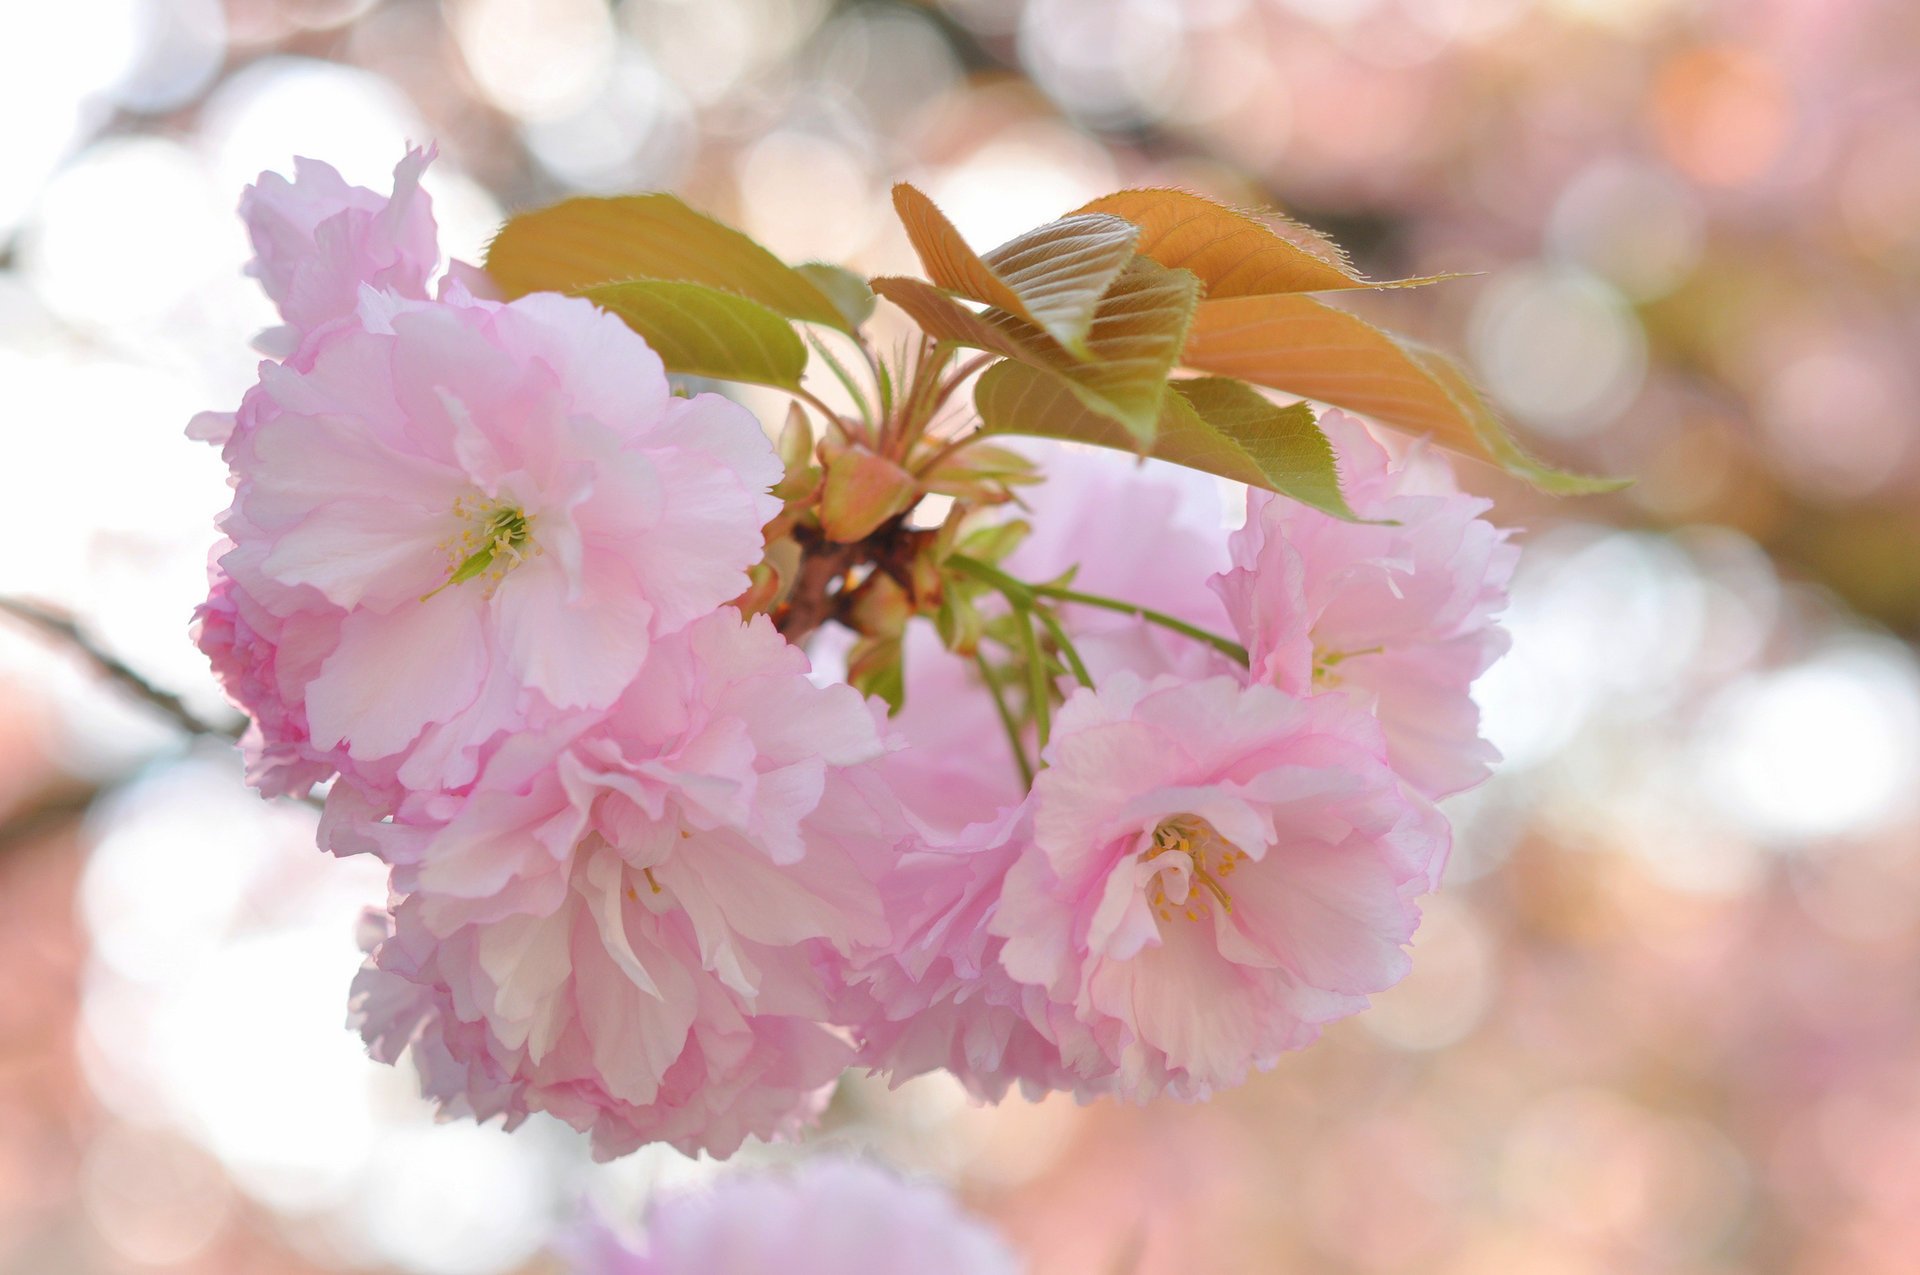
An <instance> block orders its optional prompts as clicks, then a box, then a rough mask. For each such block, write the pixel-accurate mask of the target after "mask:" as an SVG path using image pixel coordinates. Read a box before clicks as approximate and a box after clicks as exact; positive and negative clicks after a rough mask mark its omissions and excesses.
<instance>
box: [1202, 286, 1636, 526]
mask: <svg viewBox="0 0 1920 1275" xmlns="http://www.w3.org/2000/svg"><path fill="white" fill-rule="evenodd" d="M1180 362H1181V363H1183V364H1184V365H1186V366H1187V367H1191V368H1193V369H1195V370H1197V371H1202V372H1212V373H1215V374H1218V375H1221V376H1229V377H1234V378H1237V379H1239V380H1243V381H1251V382H1253V383H1254V384H1256V385H1265V386H1268V387H1270V388H1272V389H1277V390H1284V391H1285V392H1287V393H1289V394H1297V395H1299V396H1300V397H1302V398H1310V399H1315V400H1317V401H1319V402H1322V403H1331V404H1333V405H1335V406H1337V407H1345V408H1350V409H1351V410H1353V411H1356V412H1360V413H1363V414H1364V415H1367V416H1370V417H1372V418H1373V419H1374V420H1376V421H1379V422H1380V423H1381V424H1383V425H1389V426H1392V427H1393V428H1395V429H1400V430H1405V431H1407V432H1409V433H1414V434H1430V435H1432V436H1433V438H1434V440H1435V441H1436V442H1438V443H1440V444H1441V445H1442V446H1444V447H1449V448H1452V449H1453V450H1455V451H1459V452H1462V453H1464V454H1466V455H1469V456H1473V457H1476V458H1478V459H1481V460H1485V461H1490V462H1492V463H1493V464H1496V465H1499V466H1500V467H1502V468H1503V469H1506V470H1507V471H1508V472H1510V473H1513V474H1516V475H1519V476H1520V477H1522V478H1525V479H1527V480H1528V481H1529V482H1531V483H1533V484H1534V485H1535V486H1536V487H1539V488H1540V489H1542V490H1543V491H1551V492H1559V493H1578V492H1598V491H1612V490H1615V489H1617V488H1619V487H1621V486H1623V485H1624V483H1623V482H1622V481H1621V480H1619V479H1612V478H1596V477H1589V476H1586V475H1582V474H1572V473H1567V472H1566V471H1564V470H1560V469H1556V468H1554V467H1553V466H1551V465H1548V464H1546V463H1545V462H1544V461H1541V460H1538V459H1536V458H1535V457H1533V456H1531V455H1529V454H1528V453H1527V452H1526V451H1525V450H1524V449H1523V448H1522V447H1521V446H1520V444H1519V443H1517V442H1516V441H1514V438H1513V436H1512V435H1511V434H1509V433H1508V432H1507V429H1506V427H1505V425H1503V424H1502V423H1501V421H1500V419H1499V417H1498V416H1496V415H1495V414H1494V412H1493V409H1492V408H1491V407H1489V406H1488V405H1487V402H1486V400H1485V399H1484V398H1483V397H1482V396H1481V395H1480V393H1479V391H1478V390H1476V389H1475V388H1474V387H1473V384H1472V381H1471V379H1470V378H1469V377H1468V376H1467V375H1466V373H1465V372H1464V371H1463V370H1462V369H1460V368H1459V367H1458V365H1456V364H1454V363H1453V362H1452V361H1451V360H1449V359H1447V358H1446V356H1445V355H1442V354H1440V353H1439V352H1438V351H1435V350H1431V349H1427V348H1426V347H1424V346H1421V345H1418V344H1416V343H1414V342H1412V341H1408V340H1405V339H1404V338H1401V337H1397V336H1394V335H1392V334H1390V333H1388V332H1385V331H1382V330H1381V329H1380V328H1377V327H1374V326H1373V325H1372V324H1371V323H1368V322H1366V321H1365V320H1364V319H1361V318H1359V317H1358V316H1357V315H1353V314H1349V313H1347V312H1346V311H1344V310H1340V309H1336V308H1335V307H1333V306H1330V305H1327V304H1326V303H1325V302H1322V301H1318V300H1315V299H1314V298H1312V297H1306V296H1300V295H1297V294H1285V295H1274V296H1258V297H1229V298H1226V299H1223V300H1216V301H1207V302H1205V303H1204V304H1202V305H1201V306H1200V307H1199V309H1198V310H1197V311H1196V313H1195V315H1194V319H1193V324H1192V327H1191V329H1190V331H1189V332H1188V334H1187V345H1186V350H1185V352H1184V353H1183V354H1182V355H1181V356H1180Z"/></svg>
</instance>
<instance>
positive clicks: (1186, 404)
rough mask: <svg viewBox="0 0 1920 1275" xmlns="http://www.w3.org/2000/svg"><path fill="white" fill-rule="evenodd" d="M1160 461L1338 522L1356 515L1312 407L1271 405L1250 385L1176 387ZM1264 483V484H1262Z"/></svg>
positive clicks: (1205, 380) (1213, 382)
mask: <svg viewBox="0 0 1920 1275" xmlns="http://www.w3.org/2000/svg"><path fill="white" fill-rule="evenodd" d="M1172 388H1173V390H1174V395H1172V396H1169V399H1168V405H1169V406H1170V407H1172V408H1173V409H1174V410H1173V411H1172V412H1171V413H1170V415H1171V416H1172V418H1173V419H1172V420H1171V421H1170V422H1169V423H1166V424H1163V425H1162V426H1161V429H1160V439H1159V441H1158V442H1157V443H1156V444H1155V447H1154V455H1156V456H1158V457H1159V458H1160V459H1162V460H1170V461H1172V462H1174V463H1175V464H1177V465H1185V466H1186V467H1187V468H1189V469H1203V470H1205V471H1207V472H1208V473H1211V474H1220V475H1221V476H1223V477H1226V478H1236V479H1238V480H1239V481H1240V482H1244V483H1248V484H1250V485H1252V486H1255V487H1266V488H1269V489H1271V490H1273V491H1277V492H1279V493H1281V494H1282V495H1285V496H1291V497H1293V499H1295V500H1297V501H1299V502H1301V503H1302V504H1306V505H1312V506H1313V507H1314V508H1315V509H1319V510H1321V511H1323V512H1325V513H1330V514H1332V515H1333V516H1334V517H1336V518H1345V519H1348V520H1350V521H1351V520H1354V519H1355V518H1356V517H1357V515H1355V513H1354V512H1353V509H1352V508H1351V507H1350V506H1349V505H1348V504H1347V498H1346V497H1345V496H1344V495H1342V494H1341V491H1340V475H1339V470H1338V467H1337V466H1336V464H1335V460H1334V452H1333V444H1331V443H1329V442H1328V441H1327V436H1326V435H1325V434H1323V433H1321V432H1320V424H1319V422H1318V421H1316V420H1314V418H1313V409H1312V408H1311V407H1308V406H1307V405H1306V404H1305V403H1290V404H1288V405H1287V406H1285V407H1282V406H1280V405H1279V404H1277V403H1273V402H1270V401H1269V400H1268V399H1267V398H1266V397H1265V396H1264V395H1262V394H1261V393H1260V391H1259V390H1256V389H1254V388H1253V387H1252V386H1251V385H1248V384H1247V383H1246V382H1245V381H1235V380H1230V379H1228V378H1226V377H1223V376H1205V377H1199V378H1196V379H1194V380H1187V381H1175V382H1173V385H1172ZM1256 475H1257V477H1256Z"/></svg>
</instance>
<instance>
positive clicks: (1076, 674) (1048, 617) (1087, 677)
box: [1033, 607, 1093, 689]
mask: <svg viewBox="0 0 1920 1275" xmlns="http://www.w3.org/2000/svg"><path fill="white" fill-rule="evenodd" d="M1033 614H1034V616H1035V618H1037V619H1038V620H1039V621H1040V623H1042V624H1044V625H1046V626H1047V632H1048V633H1050V634H1052V635H1053V644H1054V645H1055V646H1057V647H1059V648H1060V654H1061V655H1062V656H1064V657H1065V658H1066V661H1067V667H1068V668H1070V669H1072V670H1073V678H1074V680H1075V681H1076V682H1078V683H1080V685H1082V686H1085V687H1087V688H1089V689H1091V688H1092V686H1093V674H1091V673H1089V672H1087V666H1086V664H1085V663H1084V662H1082V661H1081V659H1080V652H1079V651H1077V650H1075V649H1074V645H1073V642H1072V640H1071V639H1069V638H1068V637H1067V630H1066V626H1065V625H1063V624H1061V623H1060V617H1058V616H1056V615H1055V614H1054V613H1053V612H1051V611H1049V610H1047V609H1046V608H1045V607H1035V608H1034V609H1033Z"/></svg>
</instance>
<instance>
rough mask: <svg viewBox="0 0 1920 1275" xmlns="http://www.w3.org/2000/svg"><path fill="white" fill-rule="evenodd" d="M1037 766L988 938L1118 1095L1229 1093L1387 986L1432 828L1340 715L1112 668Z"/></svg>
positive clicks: (1064, 720) (1441, 854) (1365, 739)
mask: <svg viewBox="0 0 1920 1275" xmlns="http://www.w3.org/2000/svg"><path fill="white" fill-rule="evenodd" d="M1046 757H1047V761H1048V763H1049V764H1048V766H1047V768H1046V769H1045V770H1043V771H1042V772H1041V773H1040V775H1039V777H1038V778H1037V779H1036V780H1035V782H1034V792H1033V801H1034V835H1033V843H1032V846H1031V847H1030V848H1029V849H1027V850H1026V851H1025V852H1024V853H1023V854H1022V856H1021V858H1020V860H1019V861H1018V862H1017V863H1015V864H1014V866H1013V868H1012V869H1011V871H1009V872H1008V874H1007V879H1006V884H1005V888H1004V890H1003V892H1002V894H1001V898H1000V905H999V910H998V912H997V913H996V915H995V916H994V919H993V921H992V924H991V929H992V932H993V933H994V934H997V935H999V936H1001V937H1003V938H1005V939H1006V946H1005V948H1004V949H1003V951H1002V954H1001V960H1002V963H1003V964H1004V966H1005V967H1006V970H1007V972H1008V973H1009V974H1011V975H1012V976H1013V977H1014V978H1015V979H1017V980H1019V981H1021V982H1025V983H1031V984H1034V985H1036V986H1040V987H1044V988H1046V989H1047V990H1048V991H1049V992H1050V994H1051V995H1052V996H1053V997H1054V998H1055V999H1056V1000H1060V1001H1063V1002H1065V1003H1067V1004H1070V1005H1071V1006H1073V1009H1074V1013H1075V1015H1076V1016H1077V1017H1078V1019H1079V1020H1080V1021H1081V1022H1082V1023H1083V1024H1085V1025H1086V1026H1087V1027H1088V1028H1090V1029H1091V1030H1092V1031H1093V1033H1094V1035H1095V1037H1096V1038H1097V1039H1099V1040H1100V1041H1102V1042H1103V1043H1104V1044H1105V1045H1106V1047H1107V1048H1109V1049H1110V1050H1111V1051H1112V1061H1113V1062H1114V1063H1115V1064H1117V1066H1118V1068H1119V1074H1118V1076H1117V1077H1116V1078H1115V1081H1114V1084H1113V1087H1114V1089H1115V1090H1116V1091H1117V1092H1119V1093H1120V1094H1122V1095H1124V1096H1126V1097H1129V1098H1131V1099H1134V1100H1136V1101H1144V1100H1145V1099H1148V1098H1151V1097H1153V1096H1156V1095H1158V1094H1159V1093H1161V1092H1162V1091H1166V1092H1171V1093H1172V1094H1174V1095H1175V1096H1178V1097H1183V1098H1198V1097H1204V1096H1206V1095H1207V1094H1208V1093H1209V1092H1210V1091H1212V1090H1213V1089H1216V1088H1219V1087H1223V1086H1228V1085H1234V1084H1238V1083H1240V1082H1242V1081H1244V1080H1245V1079H1246V1078H1247V1075H1248V1073H1249V1072H1250V1071H1252V1070H1254V1069H1256V1068H1259V1069H1265V1068H1267V1067H1270V1066H1272V1065H1273V1064H1274V1062H1276V1061H1277V1060H1278V1057H1279V1055H1280V1054H1281V1052H1283V1051H1285V1050H1288V1049H1296V1048H1299V1047H1300V1046H1303V1045H1305V1044H1307V1043H1308V1042H1310V1041H1311V1040H1313V1039H1314V1038H1315V1037H1316V1036H1317V1035H1318V1034H1319V1030H1320V1027H1321V1025H1322V1024H1324V1023H1327V1022H1329V1021H1331V1020H1333V1019H1336V1018H1340V1017H1344V1016H1345V1015H1348V1014H1351V1013H1354V1012H1355V1011H1357V1010H1359V1009H1361V1008H1363V1007H1364V1006H1365V1005H1366V1003H1367V997H1368V996H1369V995H1370V994H1372V993H1375V992H1379V991H1383V990H1385V989H1386V988H1388V987H1391V986H1392V985H1393V984H1394V983H1396V982H1397V981H1399V979H1400V978H1401V976H1402V975H1403V974H1405V972H1406V970H1407V964H1408V959H1407V954H1406V952H1405V951H1404V950H1403V946H1402V945H1403V944H1405V943H1406V942H1407V941H1408V939H1410V938H1411V937H1412V935H1413V931H1414V927H1415V926H1416V925H1417V924H1418V920H1419V912H1418V909H1417V907H1416V906H1415V903H1414V899H1415V898H1416V897H1417V896H1418V895H1419V894H1421V893H1423V892H1425V891H1426V890H1428V889H1430V888H1431V887H1432V885H1433V883H1434V881H1435V880H1436V879H1437V877H1438V874H1439V872H1440V869H1441V867H1442V865H1443V863H1444V860H1445V857H1446V852H1447V848H1448V836H1449V834H1448V829H1447V824H1446V821H1445V820H1444V819H1443V818H1442V817H1441V816H1440V815H1439V814H1438V813H1437V812H1436V811H1435V810H1434V809H1433V808H1432V806H1431V805H1430V804H1428V803H1427V802H1425V801H1424V800H1422V799H1420V798H1419V797H1417V796H1414V795H1412V794H1410V793H1408V791H1407V790H1406V788H1405V787H1404V785H1402V784H1401V782H1400V781H1399V779H1398V778H1397V777H1396V776H1395V775H1394V773H1393V772H1392V770H1391V769H1390V768H1389V767H1388V765H1387V763H1386V758H1385V748H1384V744H1383V742H1382V740H1381V738H1380V730H1379V726H1378V725H1377V723H1375V722H1374V721H1373V719H1372V718H1370V717H1369V716H1367V714H1365V713H1364V712H1362V711H1361V710H1360V709H1358V708H1357V707H1355V706H1354V705H1353V704H1352V703H1350V702H1349V701H1347V700H1345V699H1344V698H1342V697H1339V696H1325V695H1323V696H1317V697H1315V698H1313V699H1308V700H1301V699H1296V698H1294V697H1292V696H1289V695H1287V694H1285V693H1284V692H1281V691H1278V690H1275V689H1274V688H1272V687H1269V686H1242V685H1240V684H1239V683H1238V681H1237V680H1236V679H1235V678H1233V677H1231V676H1221V677H1213V678H1208V679H1206V680H1204V681H1199V682H1183V681H1179V680H1177V679H1174V678H1161V679H1157V680H1155V681H1153V682H1144V681H1142V680H1140V679H1139V678H1137V677H1133V676H1130V675H1127V674H1119V675H1116V676H1114V677H1111V678H1109V679H1108V681H1107V682H1106V683H1105V684H1104V685H1102V686H1101V687H1100V689H1099V690H1098V691H1097V692H1095V691H1086V690H1082V691H1077V692H1075V694H1074V695H1073V696H1072V697H1071V698H1070V699H1069V700H1068V701H1067V703H1066V705H1065V706H1064V707H1063V708H1062V709H1061V710H1060V713H1059V715H1058V717H1057V718H1056V719H1055V722H1054V732H1053V739H1052V742H1051V743H1050V744H1049V745H1048V750H1047V754H1046Z"/></svg>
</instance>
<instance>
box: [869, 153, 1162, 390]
mask: <svg viewBox="0 0 1920 1275" xmlns="http://www.w3.org/2000/svg"><path fill="white" fill-rule="evenodd" d="M893 206H894V209H895V211H897V212H898V213H899V215H900V223H901V224H902V225H903V226H905V227H906V231H907V238H908V239H909V240H911V241H912V243H913V249H914V251H915V252H916V253H918V254H919V257H920V264H921V265H922V266H923V267H924V268H925V269H926V272H927V278H929V279H931V280H932V281H933V282H934V283H935V284H936V285H938V286H939V287H942V288H945V289H946V290H947V291H949V292H957V293H959V294H960V295H961V296H963V297H968V298H970V299H972V300H974V301H978V302H981V303H982V304H985V305H989V306H992V307H994V308H995V309H999V310H1004V311H1006V312H1007V313H1008V314H1011V315H1014V316H1016V317H1018V318H1020V319H1023V320H1025V321H1026V322H1028V323H1031V324H1032V325H1034V326H1035V327H1037V328H1039V329H1040V330H1041V331H1043V332H1045V333H1046V334H1047V335H1048V336H1050V337H1052V338H1053V340H1054V341H1055V342H1056V343H1057V344H1058V345H1059V346H1060V347H1061V348H1062V349H1064V350H1065V351H1067V353H1069V354H1071V355H1073V356H1074V357H1076V358H1088V357H1091V352H1090V350H1089V348H1088V340H1089V335H1090V331H1091V328H1092V325H1093V321H1094V310H1095V308H1096V307H1097V306H1098V305H1099V303H1100V299H1101V298H1102V297H1103V296H1105V295H1106V293H1107V291H1108V289H1109V288H1110V287H1111V286H1112V285H1113V282H1114V280H1116V279H1117V278H1119V277H1120V272H1121V271H1122V270H1124V269H1125V268H1126V266H1127V263H1128V262H1129V261H1130V260H1132V258H1133V245H1134V241H1135V240H1136V239H1138V238H1139V236H1140V231H1139V228H1138V227H1136V226H1134V225H1133V224H1132V223H1131V222H1128V221H1125V220H1122V219H1121V218H1119V217H1110V216H1107V215H1105V214H1102V213H1088V214H1077V215H1074V216H1071V217H1062V218H1061V219H1060V220H1058V221H1052V222H1048V223H1047V224H1046V225H1044V226H1040V227H1037V228H1035V229H1033V230H1029V231H1028V232H1027V233H1025V234H1023V235H1019V236H1017V237H1015V238H1013V239H1010V240H1008V241H1007V242H1006V243H1004V244H1001V245H1000V246H999V247H998V248H995V249H994V250H993V251H992V252H989V253H986V254H985V255H984V256H983V255H981V254H978V253H975V252H974V250H973V249H972V248H970V247H968V246H967V241H966V240H964V239H962V238H961V237H960V232H959V231H958V230H955V229H954V227H953V223H952V222H950V221H948V220H947V218H946V214H944V213H942V212H941V211H940V210H939V209H938V208H937V207H935V206H934V203H933V201H932V200H931V199H928V198H927V197H926V195H924V194H922V193H921V192H920V191H918V190H916V189H915V188H914V187H912V186H909V185H907V184H906V183H905V182H902V183H900V184H899V185H897V186H895V187H894V188H893Z"/></svg>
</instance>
